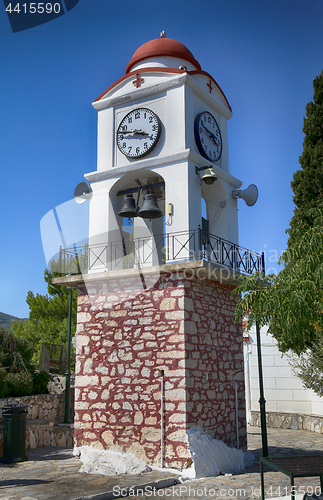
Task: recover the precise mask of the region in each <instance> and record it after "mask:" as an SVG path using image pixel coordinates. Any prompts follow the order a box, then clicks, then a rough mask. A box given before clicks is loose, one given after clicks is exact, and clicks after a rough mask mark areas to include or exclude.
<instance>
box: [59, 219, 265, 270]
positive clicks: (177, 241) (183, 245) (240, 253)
mask: <svg viewBox="0 0 323 500" xmlns="http://www.w3.org/2000/svg"><path fill="white" fill-rule="evenodd" d="M193 260H205V261H208V262H212V263H215V264H219V265H221V266H225V267H227V268H229V269H232V270H233V271H234V272H237V273H240V274H252V273H253V272H255V271H264V254H258V253H256V252H253V251H251V250H247V249H246V248H242V247H240V246H238V245H236V244H235V243H231V242H229V241H227V240H224V239H222V238H219V237H218V236H214V235H212V234H204V233H203V232H202V230H201V229H200V228H198V229H197V230H192V231H182V232H177V233H172V234H163V235H159V236H153V235H149V236H145V237H140V238H133V237H132V235H129V234H124V238H123V240H121V241H112V242H109V243H101V244H96V245H85V246H82V247H74V248H66V249H63V248H61V249H60V252H59V273H60V275H62V274H63V275H71V274H87V273H88V272H93V271H98V272H99V271H114V270H120V269H130V268H134V267H147V266H153V265H162V264H171V263H176V262H187V261H193Z"/></svg>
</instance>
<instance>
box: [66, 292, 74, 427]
mask: <svg viewBox="0 0 323 500" xmlns="http://www.w3.org/2000/svg"><path fill="white" fill-rule="evenodd" d="M72 304H73V290H72V289H70V297H69V307H68V337H67V365H66V374H65V375H66V385H65V418H64V424H69V422H70V387H71V370H70V367H71V331H72Z"/></svg>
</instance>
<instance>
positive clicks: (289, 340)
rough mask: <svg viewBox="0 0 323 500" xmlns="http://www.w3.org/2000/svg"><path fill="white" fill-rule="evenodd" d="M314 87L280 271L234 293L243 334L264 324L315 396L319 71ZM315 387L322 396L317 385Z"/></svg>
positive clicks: (322, 325) (322, 86)
mask: <svg viewBox="0 0 323 500" xmlns="http://www.w3.org/2000/svg"><path fill="white" fill-rule="evenodd" d="M313 86H314V98H313V102H310V103H308V104H307V106H306V118H305V119H304V126H303V132H304V134H305V136H304V142H303V154H302V155H301V157H300V159H299V161H300V165H301V169H300V170H298V171H297V172H295V173H294V176H293V180H292V182H291V186H292V189H293V192H294V197H293V200H294V203H295V210H294V215H293V217H292V219H291V221H290V227H289V229H288V230H287V233H288V234H289V239H288V245H287V250H286V251H285V252H284V253H283V255H282V257H281V259H280V263H281V264H282V265H283V269H282V270H281V271H280V272H279V274H278V275H277V276H275V275H273V274H271V275H267V276H264V275H263V274H262V273H255V274H254V275H253V276H251V277H244V278H242V280H241V284H240V286H239V287H238V288H237V289H236V290H235V291H234V293H236V294H239V293H242V294H243V296H242V298H241V299H240V301H239V303H238V306H237V309H236V319H240V318H242V317H243V316H244V315H245V314H249V321H248V328H250V327H251V325H252V323H253V322H254V321H256V320H257V321H258V322H259V324H260V325H265V324H268V325H269V332H270V333H271V334H272V335H273V336H274V337H275V338H276V339H277V341H278V347H279V349H280V350H281V351H282V352H286V351H288V350H289V349H292V350H293V352H294V353H296V354H297V355H299V356H300V357H299V358H296V357H295V356H294V358H293V359H294V366H295V368H296V369H298V372H299V374H300V377H301V378H302V380H303V383H304V384H305V385H306V386H307V387H311V388H313V389H314V390H315V391H316V392H318V393H320V390H321V389H319V388H318V384H317V383H314V382H317V381H318V372H321V373H322V372H323V356H322V346H323V314H322V312H323V71H322V73H321V75H320V76H318V77H317V78H315V80H314V82H313ZM297 359H298V361H297ZM306 365H307V366H308V370H306ZM305 372H306V373H305ZM314 378H315V380H314ZM320 387H322V394H323V384H322V383H321V384H320Z"/></svg>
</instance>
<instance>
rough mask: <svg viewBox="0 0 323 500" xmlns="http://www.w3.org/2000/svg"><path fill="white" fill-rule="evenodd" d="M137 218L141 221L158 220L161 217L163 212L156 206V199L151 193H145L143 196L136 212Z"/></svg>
mask: <svg viewBox="0 0 323 500" xmlns="http://www.w3.org/2000/svg"><path fill="white" fill-rule="evenodd" d="M138 215H139V217H142V218H143V219H150V220H151V219H158V218H159V217H163V215H164V214H163V212H162V211H161V210H160V208H159V206H158V204H157V197H156V196H155V195H154V194H153V193H149V192H148V193H147V194H145V196H144V199H143V204H142V207H141V209H140V210H139V212H138Z"/></svg>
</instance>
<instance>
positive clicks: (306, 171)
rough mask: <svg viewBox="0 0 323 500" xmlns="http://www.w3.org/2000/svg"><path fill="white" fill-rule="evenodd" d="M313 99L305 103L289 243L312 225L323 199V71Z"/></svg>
mask: <svg viewBox="0 0 323 500" xmlns="http://www.w3.org/2000/svg"><path fill="white" fill-rule="evenodd" d="M313 87H314V95H313V102H309V103H308V104H307V106H306V117H305V118H304V124H303V132H304V134H305V136H304V141H303V153H302V155H301V156H300V158H299V162H300V165H301V168H300V169H299V170H297V171H296V172H295V173H294V175H293V180H292V182H291V187H292V190H293V192H294V196H293V201H294V203H295V210H294V215H293V217H292V219H291V221H290V228H289V230H288V233H289V235H290V238H289V242H288V246H290V245H292V244H293V242H294V239H295V237H296V235H295V234H294V233H295V232H296V233H298V232H299V229H300V228H302V229H303V230H306V229H308V228H310V227H312V226H313V222H314V219H313V217H314V218H315V212H313V211H311V209H312V208H316V207H320V206H321V205H322V202H323V71H322V72H321V74H320V76H317V77H316V78H315V79H314V81H313Z"/></svg>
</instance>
